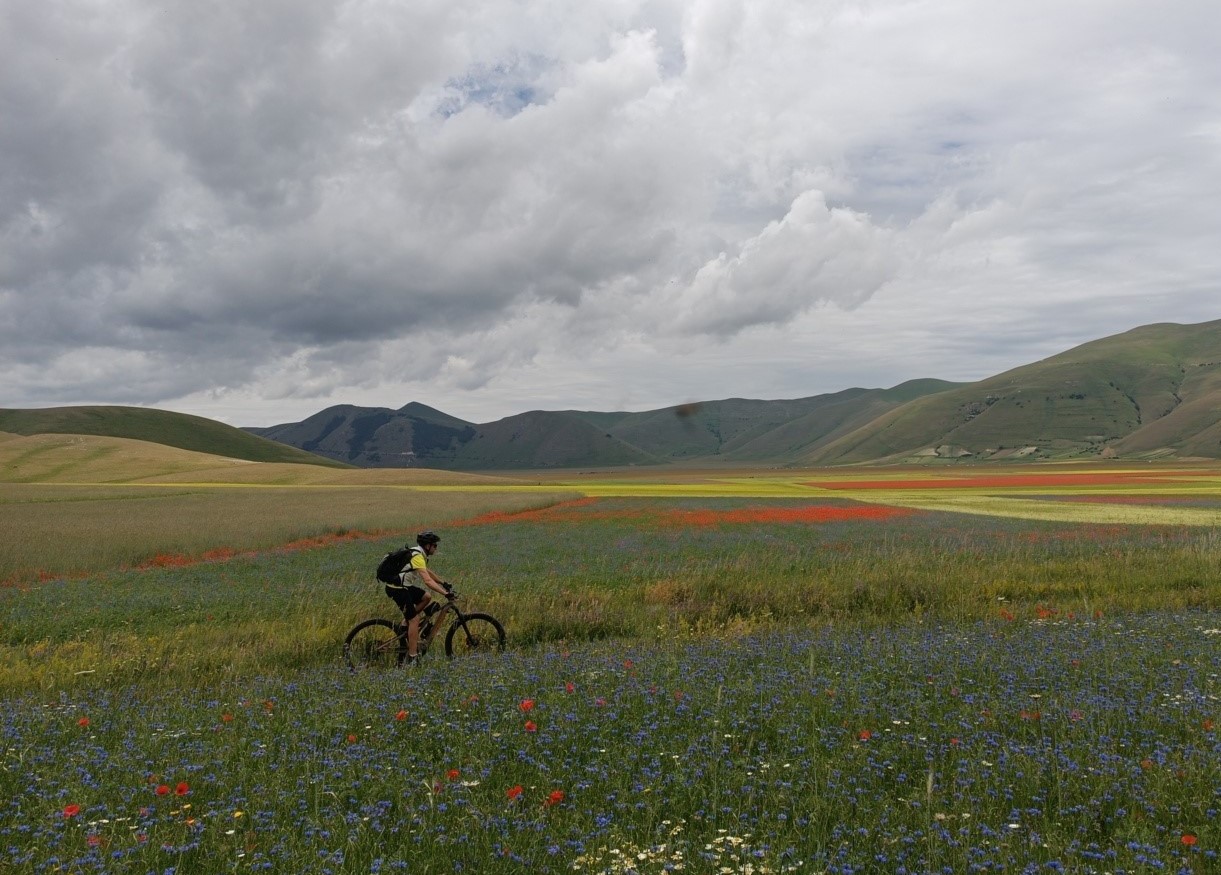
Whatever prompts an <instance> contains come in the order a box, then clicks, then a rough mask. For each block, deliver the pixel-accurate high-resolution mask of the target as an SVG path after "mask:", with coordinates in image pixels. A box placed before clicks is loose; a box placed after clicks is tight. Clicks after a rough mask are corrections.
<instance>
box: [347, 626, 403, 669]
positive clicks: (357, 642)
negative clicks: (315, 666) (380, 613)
mask: <svg viewBox="0 0 1221 875" xmlns="http://www.w3.org/2000/svg"><path fill="white" fill-rule="evenodd" d="M343 658H344V660H345V661H347V663H348V667H349V668H350V669H352V671H366V670H369V669H376V668H393V667H394V666H396V665H402V664H403V661H404V660H406V659H407V638H406V636H401V635H397V634H395V631H394V624H393V623H391V622H390V621H389V620H365V621H364V622H363V623H359V624H357V626H356V628H354V629H353V630H352V631H351V632H349V633H348V637H347V638H345V639H344V641H343Z"/></svg>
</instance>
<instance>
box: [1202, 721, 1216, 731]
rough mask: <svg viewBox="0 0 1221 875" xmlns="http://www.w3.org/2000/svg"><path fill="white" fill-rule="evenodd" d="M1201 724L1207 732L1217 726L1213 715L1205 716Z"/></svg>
mask: <svg viewBox="0 0 1221 875" xmlns="http://www.w3.org/2000/svg"><path fill="white" fill-rule="evenodd" d="M1201 725H1202V726H1203V727H1204V731H1205V732H1212V731H1213V727H1214V726H1216V724H1215V723H1213V721H1212V718H1211V717H1205V718H1204V722H1203V723H1202V724H1201Z"/></svg>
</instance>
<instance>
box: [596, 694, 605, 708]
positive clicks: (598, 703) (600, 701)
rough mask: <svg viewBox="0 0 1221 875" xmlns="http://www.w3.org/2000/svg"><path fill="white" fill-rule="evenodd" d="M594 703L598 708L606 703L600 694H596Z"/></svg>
mask: <svg viewBox="0 0 1221 875" xmlns="http://www.w3.org/2000/svg"><path fill="white" fill-rule="evenodd" d="M594 704H595V705H597V706H598V707H599V708H602V707H604V706H605V705H606V699H604V698H602V697H601V696H598V698H596V699H594Z"/></svg>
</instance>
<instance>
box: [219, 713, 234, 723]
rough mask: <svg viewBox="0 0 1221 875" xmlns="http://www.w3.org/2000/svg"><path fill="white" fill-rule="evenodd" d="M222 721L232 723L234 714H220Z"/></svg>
mask: <svg viewBox="0 0 1221 875" xmlns="http://www.w3.org/2000/svg"><path fill="white" fill-rule="evenodd" d="M220 722H221V723H232V722H233V715H232V714H221V715H220Z"/></svg>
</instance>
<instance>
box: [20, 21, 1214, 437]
mask: <svg viewBox="0 0 1221 875" xmlns="http://www.w3.org/2000/svg"><path fill="white" fill-rule="evenodd" d="M1218 24H1221V12H1219V11H1218V10H1217V9H1216V8H1215V7H1214V5H1212V4H1210V3H1207V2H1203V0H1191V2H1185V3H1182V4H1176V5H1175V6H1174V7H1172V8H1164V9H1163V8H1153V7H1151V6H1149V5H1148V4H1145V3H1142V2H1138V0H1120V2H1116V3H1112V4H1106V5H1105V7H1104V6H1100V5H1095V4H1077V5H1069V6H1065V5H1064V4H1062V3H1054V2H1051V0H1036V2H1034V3H1033V5H1031V4H1025V5H1022V6H1015V7H1003V6H995V5H987V4H984V5H981V4H978V3H974V2H969V0H937V2H933V3H924V4H909V3H904V2H898V0H887V2H881V3H877V2H870V3H865V2H856V0H848V2H843V3H834V4H815V5H810V4H805V3H797V2H793V0H760V2H751V3H747V2H739V0H730V2H720V0H717V2H713V0H617V2H605V3H603V2H598V3H592V4H586V5H583V6H581V7H579V8H578V7H573V8H572V9H571V10H568V9H566V8H559V7H556V6H554V5H553V4H549V3H545V2H541V0H540V2H531V0H524V2H522V3H520V4H515V5H514V6H513V7H511V8H509V7H505V8H497V7H488V6H486V4H479V3H475V2H473V0H454V2H451V3H445V4H401V3H395V2H389V0H345V2H340V0H269V2H261V3H258V4H254V5H253V6H252V5H250V4H236V3H219V4H211V5H206V6H200V5H198V4H194V5H193V4H154V3H151V2H144V0H113V2H107V3H98V2H92V0H46V2H40V3H36V4H35V3H24V2H19V0H0V367H3V368H4V373H5V378H6V379H5V383H6V389H7V391H6V392H5V393H4V397H3V398H0V405H6V406H28V405H35V404H47V403H64V402H123V403H149V404H161V405H164V406H173V405H177V406H178V407H180V408H186V409H191V410H192V411H194V412H202V413H205V414H206V415H218V416H221V417H222V418H229V419H233V418H234V417H235V416H237V415H238V414H237V413H236V411H241V416H242V417H244V418H243V419H242V420H241V421H243V422H245V423H248V424H258V423H260V422H263V423H265V422H268V421H272V420H284V419H289V418H293V417H294V416H300V415H305V414H308V413H309V412H312V410H313V408H314V405H321V404H323V403H327V402H330V401H353V402H358V401H365V402H374V403H396V402H398V401H400V400H401V402H405V401H407V400H411V398H412V397H414V396H416V395H418V394H420V393H422V392H428V393H435V392H437V391H446V392H448V393H450V395H451V396H452V398H451V401H452V403H451V404H450V405H449V407H447V406H446V405H445V404H439V405H438V406H442V407H443V408H445V409H450V407H455V405H458V407H461V405H464V404H465V405H467V406H468V407H467V409H465V410H463V409H458V408H457V407H455V412H458V413H459V414H463V415H467V416H470V417H471V418H479V416H478V415H477V414H476V413H475V411H476V410H477V409H480V408H488V409H490V410H494V411H495V412H496V413H497V414H502V413H505V412H510V411H512V410H514V409H525V408H528V407H536V406H544V403H545V401H546V400H547V399H554V401H555V403H556V405H557V406H567V407H571V406H598V405H594V404H592V403H589V401H583V400H582V398H583V397H586V396H587V397H588V398H589V399H591V400H592V399H595V398H607V397H608V396H613V397H614V398H615V399H616V400H617V401H621V402H622V403H623V404H635V405H640V404H646V405H647V404H657V405H661V404H668V403H673V402H675V401H680V400H696V399H698V398H700V397H719V396H724V395H725V394H739V395H756V396H758V395H762V396H768V397H777V396H780V395H798V394H811V393H813V392H816V391H830V390H834V389H838V388H842V387H843V384H844V381H847V382H850V383H861V382H866V379H865V378H866V377H868V378H870V379H882V378H884V377H885V376H886V375H888V374H893V375H894V377H895V382H898V381H900V380H903V379H907V378H910V377H917V376H945V377H948V378H963V375H964V374H967V373H970V372H972V371H974V372H975V376H977V377H982V376H986V375H987V374H988V373H990V372H993V370H995V369H1001V368H1003V367H1005V366H1012V365H1014V364H1020V363H1022V362H1023V361H1024V360H1029V359H1030V358H1036V357H1040V356H1041V355H1046V354H1051V353H1052V352H1056V351H1059V349H1060V348H1063V346H1068V345H1072V343H1075V342H1081V341H1083V340H1088V339H1091V338H1092V337H1096V336H1099V335H1100V334H1103V333H1109V332H1111V331H1118V330H1124V329H1126V328H1130V327H1133V326H1134V325H1135V324H1140V323H1143V322H1152V321H1160V320H1164V319H1172V320H1178V321H1190V320H1192V319H1205V318H1214V317H1215V316H1216V315H1217V314H1215V313H1212V312H1208V311H1209V309H1210V308H1211V307H1214V306H1215V303H1214V302H1215V301H1216V300H1218V299H1219V298H1218V296H1217V294H1216V293H1217V288H1216V285H1217V280H1216V277H1217V276H1218V275H1221V274H1219V271H1218V268H1221V263H1218V262H1219V260H1221V259H1219V257H1218V256H1217V255H1216V254H1215V252H1214V250H1215V248H1216V247H1215V245H1214V241H1215V240H1216V239H1217V236H1218V232H1219V231H1221V227H1218V226H1219V225H1221V219H1218V214H1217V213H1216V211H1215V209H1213V208H1212V200H1213V199H1212V197H1211V194H1212V193H1213V192H1215V191H1216V190H1217V188H1218V187H1219V186H1221V159H1219V158H1218V156H1219V155H1221V149H1219V148H1218V146H1221V105H1219V100H1221V99H1219V98H1218V95H1221V87H1218V86H1221V81H1219V80H1221V62H1219V61H1218V60H1217V58H1216V56H1215V52H1214V51H1213V46H1212V44H1211V43H1212V41H1211V39H1209V38H1208V37H1207V36H1206V34H1211V32H1213V31H1214V30H1215V29H1216V28H1215V25H1218ZM1055 344H1062V345H1063V346H1060V347H1057V348H1052V347H1053V346H1054V345H1055ZM853 362H855V363H856V364H852V363H853ZM853 373H856V374H859V375H861V379H860V380H850V379H849V377H850V376H851V374H853ZM559 375H562V378H561V377H560V376H559ZM769 375H770V376H769ZM582 386H584V387H585V388H584V389H582V388H580V387H582ZM557 387H562V388H557ZM564 393H567V394H564ZM391 394H397V395H398V398H389V397H386V396H387V395H391ZM532 399H533V400H532ZM565 399H567V400H565ZM435 400H436V399H435V397H434V401H435ZM603 406H604V405H603ZM260 409H263V410H265V411H266V416H257V417H254V418H249V417H248V414H249V412H250V411H258V410H260ZM484 418H487V417H484Z"/></svg>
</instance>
